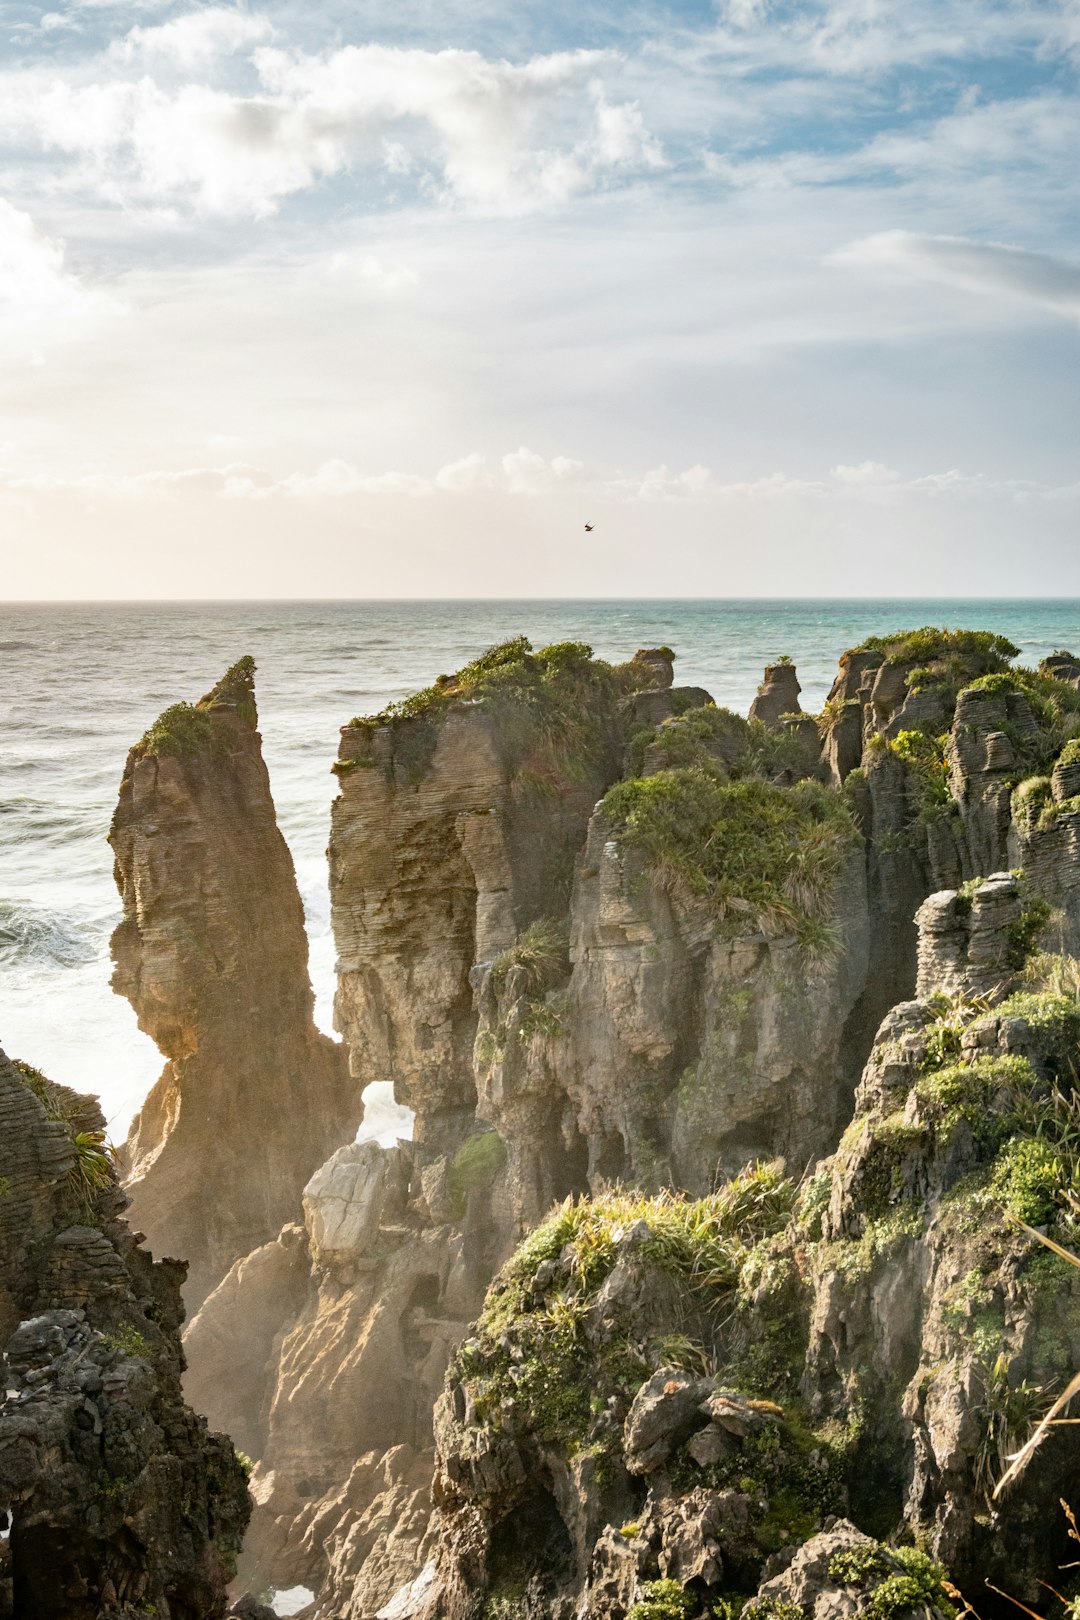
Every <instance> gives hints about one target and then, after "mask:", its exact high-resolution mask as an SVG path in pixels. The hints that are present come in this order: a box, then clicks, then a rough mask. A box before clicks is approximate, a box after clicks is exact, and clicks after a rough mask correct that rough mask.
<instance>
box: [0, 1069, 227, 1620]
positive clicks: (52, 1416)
mask: <svg viewBox="0 0 1080 1620" xmlns="http://www.w3.org/2000/svg"><path fill="white" fill-rule="evenodd" d="M125 1204H126V1199H125V1198H124V1195H123V1193H122V1192H121V1191H120V1189H119V1186H118V1183H117V1179H116V1175H115V1172H114V1169H113V1166H112V1163H111V1159H110V1155H109V1151H108V1149H107V1147H106V1145H105V1141H104V1120H103V1119H102V1117H101V1114H100V1112H99V1110H98V1108H97V1104H96V1102H95V1101H94V1100H93V1099H92V1098H87V1097H80V1096H78V1095H77V1094H76V1093H75V1092H72V1091H69V1090H68V1089H67V1088H66V1087H63V1086H58V1085H54V1084H52V1083H51V1082H50V1081H48V1080H47V1079H46V1078H45V1077H44V1076H43V1075H41V1074H39V1073H38V1072H37V1071H36V1070H34V1069H31V1068H29V1067H27V1066H25V1065H19V1064H14V1063H12V1062H10V1061H9V1060H8V1059H7V1057H6V1056H4V1054H3V1053H0V1345H2V1346H3V1356H2V1368H0V1370H2V1372H3V1375H4V1384H3V1390H4V1394H3V1400H2V1401H0V1517H2V1520H3V1522H4V1524H5V1526H6V1530H5V1536H4V1540H3V1541H2V1542H0V1615H2V1616H5V1617H8V1620H140V1617H144V1616H146V1615H154V1614H156V1615H158V1616H162V1617H168V1616H172V1617H173V1620H219V1617H220V1616H222V1615H224V1614H225V1610H226V1606H227V1605H226V1590H227V1586H228V1583H229V1581H230V1580H231V1578H232V1576H233V1573H234V1570H235V1561H236V1555H237V1553H238V1552H239V1550H240V1545H241V1541H242V1538H243V1533H244V1529H245V1526H246V1524H247V1521H248V1517H249V1513H250V1503H249V1500H248V1494H247V1479H246V1472H245V1467H244V1465H243V1464H242V1462H241V1460H240V1459H239V1458H238V1457H237V1455H236V1453H235V1452H234V1450H233V1447H232V1443H231V1441H230V1440H229V1439H228V1438H227V1437H226V1436H225V1435H223V1434H211V1433H209V1431H208V1429H207V1425H206V1422H205V1420H204V1419H202V1418H200V1417H197V1416H196V1415H195V1413H194V1412H193V1411H192V1410H191V1408H190V1407H189V1406H187V1405H186V1404H185V1402H184V1400H183V1397H182V1395H181V1392H180V1375H181V1372H182V1370H183V1357H182V1354H181V1349H180V1324H181V1322H182V1320H183V1308H182V1306H181V1303H180V1285H181V1283H182V1281H183V1277H184V1267H183V1265H182V1264H180V1263H179V1262H177V1261H163V1262H155V1261H153V1260H152V1259H151V1257H150V1256H149V1254H147V1253H146V1251H145V1250H144V1249H143V1248H142V1247H141V1245H140V1236H139V1235H138V1234H132V1233H131V1232H130V1231H129V1230H128V1227H127V1225H126V1223H125V1222H124V1220H123V1219H122V1212H123V1210H124V1207H125Z"/></svg>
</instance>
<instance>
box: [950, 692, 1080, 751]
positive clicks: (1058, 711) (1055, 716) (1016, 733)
mask: <svg viewBox="0 0 1080 1620" xmlns="http://www.w3.org/2000/svg"><path fill="white" fill-rule="evenodd" d="M965 690H966V691H972V692H986V693H990V694H992V695H996V696H998V697H1005V698H1008V697H1009V696H1011V695H1014V694H1015V695H1019V696H1022V697H1023V698H1025V699H1026V700H1027V705H1028V707H1029V709H1030V711H1031V713H1032V715H1033V717H1034V720H1035V726H1036V731H1035V734H1034V735H1032V734H1031V732H1030V728H1028V729H1024V730H1020V729H1018V728H1017V726H1016V725H1014V724H1013V723H1012V722H1011V721H1006V722H1005V724H1004V725H1003V728H1002V729H1003V730H1004V731H1005V733H1006V735H1007V736H1008V737H1009V738H1010V740H1011V741H1012V743H1013V744H1014V746H1015V747H1016V749H1017V752H1018V754H1019V755H1020V757H1021V758H1022V759H1023V760H1025V761H1026V762H1027V765H1028V769H1029V770H1031V769H1034V770H1035V772H1036V773H1038V774H1043V775H1045V774H1048V773H1049V771H1050V768H1051V767H1052V765H1053V764H1054V761H1055V759H1056V758H1057V757H1058V755H1059V754H1061V753H1062V751H1063V750H1064V749H1067V748H1068V747H1069V745H1070V743H1072V742H1073V741H1075V739H1076V736H1077V733H1078V732H1080V692H1078V691H1077V690H1076V688H1075V687H1073V686H1070V685H1069V684H1068V682H1067V681H1062V680H1059V679H1058V678H1057V677H1056V676H1054V675H1048V674H1046V673H1045V672H1044V671H1042V670H1034V669H1024V668H1016V669H1010V670H1007V671H1001V672H999V673H996V674H989V675H984V676H981V677H980V678H979V679H977V680H975V681H972V682H971V683H970V684H969V685H968V686H967V687H966V688H965ZM1075 757H1076V755H1070V756H1069V758H1070V759H1072V758H1075Z"/></svg>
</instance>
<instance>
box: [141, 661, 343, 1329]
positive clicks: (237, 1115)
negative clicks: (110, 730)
mask: <svg viewBox="0 0 1080 1620" xmlns="http://www.w3.org/2000/svg"><path fill="white" fill-rule="evenodd" d="M253 668H254V666H253V665H252V664H251V661H250V660H243V661H241V663H240V664H238V665H237V666H236V668H235V669H233V670H230V672H229V673H228V674H227V675H226V676H225V678H224V679H223V680H222V681H221V682H220V683H219V684H218V686H216V687H215V688H214V690H213V691H212V692H210V693H209V694H208V695H207V697H205V698H204V699H203V700H202V702H201V703H200V704H199V705H198V706H197V707H192V706H190V705H182V704H181V705H176V706H175V707H174V708H173V709H169V710H167V711H166V712H165V714H164V715H163V716H162V717H161V719H160V720H159V721H158V722H157V725H156V726H154V727H153V728H151V730H150V731H149V732H148V733H147V736H146V737H145V738H144V739H143V741H142V742H141V743H139V744H137V745H136V747H135V748H133V749H132V750H131V753H130V754H129V756H128V761H127V766H126V768H125V771H124V778H123V781H122V783H121V786H120V801H119V804H118V806H117V809H116V814H115V816H114V818H113V825H112V832H111V834H110V838H111V842H112V846H113V850H114V854H115V860H116V880H117V885H118V887H119V889H120V893H121V896H122V899H123V903H124V920H123V922H122V923H121V924H120V926H119V927H118V928H117V930H116V932H115V934H114V935H113V941H112V950H113V959H114V962H115V964H116V967H115V973H114V976H113V986H114V988H115V989H116V990H117V991H119V992H120V994H122V995H125V996H127V998H128V1000H129V1001H130V1002H131V1004H132V1006H133V1007H134V1008H135V1011H136V1013H137V1014H138V1018H139V1025H140V1027H141V1028H142V1029H144V1030H145V1031H146V1032H147V1034H149V1035H151V1036H152V1037H153V1039H154V1040H155V1041H156V1042H157V1044H158V1046H159V1047H160V1048H161V1050H162V1051H163V1052H164V1054H165V1056H166V1058H167V1060H168V1061H167V1063H166V1067H165V1070H164V1072H163V1074H162V1076H161V1078H160V1080H159V1081H158V1082H157V1084H156V1086H155V1087H154V1089H153V1091H152V1092H151V1093H150V1096H149V1097H148V1099H147V1101H146V1104H145V1105H144V1107H143V1109H142V1112H141V1113H140V1114H139V1116H138V1118H137V1119H136V1121H135V1123H134V1125H133V1126H132V1130H131V1136H130V1138H129V1141H128V1144H127V1150H126V1153H127V1162H128V1167H129V1168H128V1185H129V1190H130V1193H131V1197H132V1204H133V1210H134V1216H133V1218H134V1219H135V1220H137V1221H138V1223H139V1225H140V1226H141V1227H142V1228H143V1230H144V1231H145V1232H146V1233H147V1236H148V1238H149V1240H150V1242H151V1243H152V1244H153V1246H154V1247H155V1248H156V1249H157V1250H158V1251H159V1252H164V1253H170V1254H178V1255H182V1256H183V1257H184V1258H185V1259H186V1260H188V1262H189V1264H190V1267H191V1270H190V1273H189V1278H188V1283H187V1286H186V1289H185V1296H186V1298H187V1301H188V1304H189V1307H192V1308H194V1307H195V1306H197V1305H198V1304H199V1303H200V1301H201V1300H202V1299H203V1298H204V1297H205V1295H206V1294H207V1293H208V1292H209V1290H210V1289H211V1288H212V1287H214V1286H215V1284H216V1283H217V1282H219V1281H220V1279H221V1278H222V1276H223V1275H224V1274H225V1272H226V1271H228V1269H229V1267H230V1266H231V1265H232V1263H233V1261H234V1260H236V1259H237V1258H239V1257H240V1256H242V1255H245V1254H247V1253H249V1252H250V1251H251V1250H252V1249H254V1248H255V1247H256V1246H257V1245H259V1244H260V1243H263V1242H265V1241H267V1240H268V1239H270V1238H272V1237H274V1236H275V1235H276V1233H277V1232H278V1230H279V1229H280V1227H281V1226H282V1225H283V1224H284V1223H285V1222H286V1221H287V1220H289V1219H291V1218H292V1217H293V1216H294V1214H295V1213H296V1210H297V1208H298V1205H299V1195H300V1190H301V1188H302V1187H303V1185H304V1183H305V1181H306V1180H307V1179H308V1177H309V1176H310V1175H311V1172H312V1171H313V1170H314V1169H315V1168H316V1166H317V1165H319V1164H320V1163H321V1162H322V1161H323V1159H325V1157H326V1155H327V1153H328V1152H330V1151H331V1150H332V1149H333V1148H335V1147H336V1146H338V1145H339V1144H340V1143H341V1142H343V1141H347V1140H348V1139H349V1138H350V1136H352V1135H353V1134H354V1132H355V1130H356V1126H357V1124H358V1123H359V1120H360V1117H361V1111H362V1110H361V1104H360V1099H359V1090H358V1088H357V1087H356V1086H355V1084H354V1083H353V1082H352V1081H351V1080H350V1078H349V1076H348V1074H347V1071H346V1060H345V1055H344V1053H343V1051H342V1050H341V1049H340V1048H339V1047H337V1046H336V1045H335V1043H334V1042H332V1041H331V1040H329V1039H328V1038H327V1037H325V1036H323V1035H320V1034H319V1032H318V1031H317V1030H316V1028H315V1025H314V1022H313V1018H312V1007H313V998H312V992H311V986H310V983H309V980H308V975H307V940H306V937H305V934H304V919H303V908H302V906H301V903H300V896H299V894H298V892H297V888H296V879H295V875H294V872H293V865H292V860H291V857H290V855H289V852H288V849H287V847H286V845H285V841H284V839H283V838H282V836H281V833H280V832H279V830H278V827H277V821H276V818H275V815H274V805H273V800H272V799H271V796H270V785H269V781H268V778H267V774H266V766H265V765H264V763H263V758H262V750H261V745H260V739H259V734H258V732H257V731H256V729H255V726H256V713H255V700H254V690H253V680H252V676H253ZM208 1189H213V1196H210V1197H208V1196H207V1192H208ZM226 1193H227V1196H226V1195H224V1194H226Z"/></svg>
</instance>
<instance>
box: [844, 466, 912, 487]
mask: <svg viewBox="0 0 1080 1620" xmlns="http://www.w3.org/2000/svg"><path fill="white" fill-rule="evenodd" d="M832 476H833V478H835V479H836V481H837V483H840V484H848V485H862V486H863V487H865V486H867V485H874V486H878V487H880V486H881V485H883V484H895V483H896V481H897V479H898V478H899V477H900V474H899V473H898V472H897V471H896V470H895V468H893V467H885V466H883V465H882V463H881V462H880V461H860V462H859V463H858V465H857V466H846V465H845V464H844V463H843V462H841V463H840V465H839V466H836V467H834V468H833V469H832Z"/></svg>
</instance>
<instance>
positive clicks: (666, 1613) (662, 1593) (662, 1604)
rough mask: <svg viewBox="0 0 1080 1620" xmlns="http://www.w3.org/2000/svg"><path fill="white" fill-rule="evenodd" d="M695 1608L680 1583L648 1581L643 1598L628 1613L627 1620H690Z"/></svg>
mask: <svg viewBox="0 0 1080 1620" xmlns="http://www.w3.org/2000/svg"><path fill="white" fill-rule="evenodd" d="M695 1607H696V1604H695V1602H694V1599H693V1598H692V1597H691V1596H690V1594H689V1593H688V1592H684V1591H683V1589H682V1587H681V1586H680V1585H679V1583H678V1581H670V1580H664V1581H646V1582H645V1585H644V1587H643V1596H642V1597H641V1598H639V1599H638V1601H637V1602H636V1603H633V1604H631V1606H630V1608H629V1609H628V1610H627V1611H626V1620H688V1617H689V1616H690V1615H691V1614H693V1612H694V1609H695Z"/></svg>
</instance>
